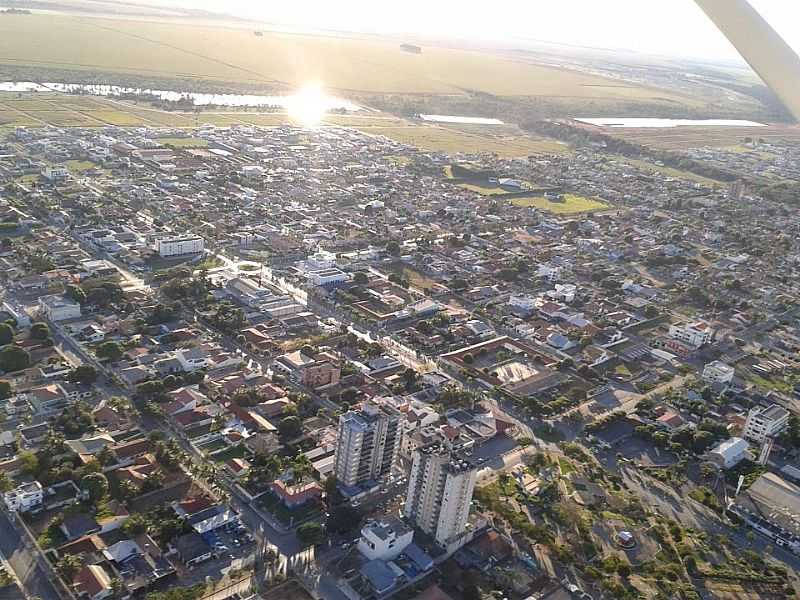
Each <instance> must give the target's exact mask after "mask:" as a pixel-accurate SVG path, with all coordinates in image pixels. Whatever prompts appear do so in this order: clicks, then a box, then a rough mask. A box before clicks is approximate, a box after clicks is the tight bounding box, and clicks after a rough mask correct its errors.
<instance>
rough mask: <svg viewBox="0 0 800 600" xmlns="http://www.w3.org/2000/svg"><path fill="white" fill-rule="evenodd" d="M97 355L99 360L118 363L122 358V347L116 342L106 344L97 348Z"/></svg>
mask: <svg viewBox="0 0 800 600" xmlns="http://www.w3.org/2000/svg"><path fill="white" fill-rule="evenodd" d="M95 354H97V357H98V358H102V359H108V360H110V361H111V362H116V361H118V360H119V359H120V358H122V347H121V346H120V345H119V344H117V343H116V342H105V343H103V344H100V345H99V346H98V347H97V350H95Z"/></svg>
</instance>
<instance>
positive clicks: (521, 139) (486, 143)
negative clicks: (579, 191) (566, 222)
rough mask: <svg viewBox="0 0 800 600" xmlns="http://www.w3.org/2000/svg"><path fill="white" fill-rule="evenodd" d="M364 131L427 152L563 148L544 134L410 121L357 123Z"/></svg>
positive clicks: (520, 153)
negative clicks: (501, 133) (498, 133)
mask: <svg viewBox="0 0 800 600" xmlns="http://www.w3.org/2000/svg"><path fill="white" fill-rule="evenodd" d="M356 129H359V130H361V131H363V132H364V133H371V134H374V135H383V136H386V137H388V138H390V139H393V140H395V141H397V142H400V143H401V144H408V145H409V146H416V147H417V148H419V149H420V150H424V151H428V152H447V153H448V154H458V153H464V154H478V153H481V152H488V153H493V154H497V155H498V156H501V157H503V158H517V157H524V156H529V155H531V154H551V153H553V152H565V151H566V146H562V145H560V144H557V143H556V142H553V141H552V140H546V139H543V138H536V137H527V136H516V137H509V138H500V137H494V136H488V135H485V136H480V135H475V134H471V133H464V132H462V131H458V130H457V129H448V128H445V127H436V126H430V125H416V124H409V125H406V126H400V127H359V126H356Z"/></svg>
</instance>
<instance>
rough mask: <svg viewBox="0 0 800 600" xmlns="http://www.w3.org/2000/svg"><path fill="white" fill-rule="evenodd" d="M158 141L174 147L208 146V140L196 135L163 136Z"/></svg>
mask: <svg viewBox="0 0 800 600" xmlns="http://www.w3.org/2000/svg"><path fill="white" fill-rule="evenodd" d="M158 141H159V142H160V143H162V144H164V145H165V146H170V147H172V148H206V147H207V146H208V142H207V141H206V140H204V139H201V138H195V137H185V138H184V137H162V138H158Z"/></svg>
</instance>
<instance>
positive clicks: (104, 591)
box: [72, 565, 114, 600]
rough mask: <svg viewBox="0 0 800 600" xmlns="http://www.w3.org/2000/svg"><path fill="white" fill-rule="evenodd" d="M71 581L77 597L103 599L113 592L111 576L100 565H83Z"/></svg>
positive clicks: (92, 599) (93, 599) (94, 599)
mask: <svg viewBox="0 0 800 600" xmlns="http://www.w3.org/2000/svg"><path fill="white" fill-rule="evenodd" d="M72 583H73V587H74V589H75V592H76V594H77V595H78V597H81V598H88V600H103V599H104V598H108V597H110V596H111V595H112V594H113V593H114V588H113V586H112V585H111V577H109V575H108V573H107V572H106V570H105V569H104V568H103V567H101V566H100V565H87V566H85V567H83V568H82V569H81V570H80V571H78V574H77V575H75V579H74V580H73V582H72Z"/></svg>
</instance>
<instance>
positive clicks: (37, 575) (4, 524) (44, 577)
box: [0, 510, 62, 600]
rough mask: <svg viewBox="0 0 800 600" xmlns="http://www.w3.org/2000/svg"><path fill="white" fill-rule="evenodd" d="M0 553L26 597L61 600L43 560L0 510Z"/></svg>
mask: <svg viewBox="0 0 800 600" xmlns="http://www.w3.org/2000/svg"><path fill="white" fill-rule="evenodd" d="M0 552H2V554H3V556H5V557H6V560H7V561H8V564H9V566H10V567H11V569H12V570H13V571H14V573H15V574H16V576H17V578H18V579H19V581H20V584H21V586H22V588H23V590H24V592H25V593H26V595H27V597H33V596H38V597H39V598H41V599H42V600H62V597H61V595H59V593H58V591H57V590H56V588H55V586H54V584H53V583H52V582H51V579H52V576H51V575H50V574H49V572H48V570H47V569H46V567H45V566H44V564H43V562H44V560H45V559H44V558H43V557H42V556H40V555H39V554H38V552H37V551H36V550H35V548H34V547H33V544H31V543H30V542H29V541H27V540H26V534H24V533H21V532H20V531H18V530H17V527H16V524H14V523H12V521H11V517H9V516H8V515H7V514H6V512H5V510H0Z"/></svg>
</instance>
